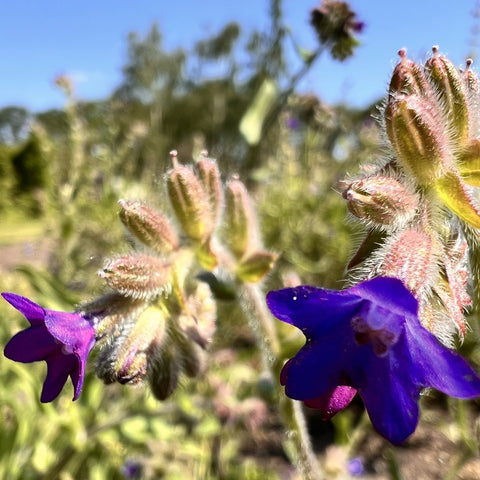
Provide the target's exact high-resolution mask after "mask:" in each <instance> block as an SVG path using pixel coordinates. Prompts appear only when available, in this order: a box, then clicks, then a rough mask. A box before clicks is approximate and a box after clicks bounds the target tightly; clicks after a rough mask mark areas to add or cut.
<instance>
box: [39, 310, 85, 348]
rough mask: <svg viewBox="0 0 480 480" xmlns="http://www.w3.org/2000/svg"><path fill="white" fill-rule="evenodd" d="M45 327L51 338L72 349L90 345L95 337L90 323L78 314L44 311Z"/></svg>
mask: <svg viewBox="0 0 480 480" xmlns="http://www.w3.org/2000/svg"><path fill="white" fill-rule="evenodd" d="M45 326H46V327H47V330H48V331H49V332H50V334H51V335H52V336H53V337H55V338H56V339H57V340H58V341H59V342H62V343H63V344H64V345H68V346H69V347H72V349H78V348H80V347H81V345H88V344H90V343H91V340H92V338H93V337H94V336H95V330H94V328H93V327H92V325H91V324H90V322H88V320H86V319H85V318H84V317H82V316H81V315H80V314H78V313H69V312H56V311H54V310H46V314H45Z"/></svg>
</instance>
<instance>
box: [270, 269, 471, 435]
mask: <svg viewBox="0 0 480 480" xmlns="http://www.w3.org/2000/svg"><path fill="white" fill-rule="evenodd" d="M267 304H268V307H269V308H270V310H271V311H272V313H273V314H274V315H275V316H276V317H277V318H279V319H280V320H282V321H284V322H287V323H290V324H292V325H295V326H296V327H298V328H299V329H301V330H302V331H303V333H304V334H305V336H306V338H307V342H306V344H305V345H304V347H302V348H301V350H300V351H299V352H298V353H297V355H296V356H295V357H294V358H293V359H291V360H290V361H289V362H287V363H286V364H285V366H284V368H283V371H282V375H281V381H282V383H283V384H284V385H285V393H286V394H287V395H288V396H289V397H291V398H294V399H297V400H303V401H304V402H305V403H306V404H308V405H310V406H313V407H315V408H320V409H321V410H323V411H324V416H325V417H326V418H328V417H330V416H332V415H334V414H335V413H337V412H338V411H339V410H340V409H342V408H344V407H346V406H347V405H348V403H349V402H350V401H351V399H352V398H353V394H354V391H353V390H352V389H349V388H345V387H351V388H353V389H356V390H357V391H358V393H359V395H360V396H361V398H362V400H363V402H364V404H365V408H366V410H367V412H368V414H369V416H370V420H371V421H372V424H373V426H374V427H375V428H376V429H377V431H378V432H379V433H380V434H381V435H383V436H384V437H385V438H387V439H388V440H389V441H390V442H392V443H393V444H400V443H402V442H403V441H404V440H405V439H406V438H407V437H408V436H409V435H411V434H412V433H413V432H414V430H415V428H416V425H417V423H418V416H419V408H418V398H419V396H420V392H421V390H422V389H423V388H425V387H433V388H435V389H437V390H440V391H442V392H444V393H446V394H447V395H451V396H453V397H457V398H473V397H476V396H478V395H480V378H479V377H478V376H477V374H476V373H475V372H474V371H473V369H472V368H471V367H470V366H469V365H468V363H467V362H466V361H465V360H464V359H463V358H462V357H460V356H459V355H458V354H456V353H455V352H453V351H452V350H450V349H448V348H447V347H445V346H443V345H442V344H441V343H440V342H439V341H438V340H437V338H436V337H435V336H434V335H432V334H431V333H430V332H429V331H428V330H426V329H425V328H424V327H423V326H422V325H421V324H420V322H419V320H418V316H417V301H416V299H415V298H414V297H413V295H412V294H411V293H410V292H409V291H408V290H407V289H406V287H405V286H404V285H403V284H402V282H401V281H400V280H398V279H395V278H384V277H378V278H374V279H373V280H368V281H365V282H362V283H359V284H358V285H355V286H354V287H351V288H349V289H348V290H344V291H334V290H325V289H321V288H316V287H310V286H300V287H296V288H286V289H284V290H278V291H273V292H270V293H269V294H268V295H267Z"/></svg>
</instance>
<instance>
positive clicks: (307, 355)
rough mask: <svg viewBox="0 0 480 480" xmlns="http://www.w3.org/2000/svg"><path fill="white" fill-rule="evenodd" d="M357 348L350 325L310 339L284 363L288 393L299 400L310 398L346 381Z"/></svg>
mask: <svg viewBox="0 0 480 480" xmlns="http://www.w3.org/2000/svg"><path fill="white" fill-rule="evenodd" d="M356 350H358V346H357V345H355V339H354V336H353V332H352V329H351V328H350V326H349V325H346V326H344V328H343V330H342V329H338V330H337V331H333V332H332V333H331V334H329V335H325V336H323V337H322V338H321V339H320V340H319V339H314V340H309V341H307V343H306V345H305V346H304V347H303V348H302V349H301V350H300V351H299V352H298V353H297V355H296V356H295V357H294V358H293V359H291V360H290V361H289V362H287V363H286V364H285V366H284V371H283V372H282V375H281V377H282V378H281V380H283V383H284V384H285V393H286V394H287V396H289V397H290V398H294V399H296V400H310V399H312V398H316V397H319V396H321V395H324V394H327V393H328V392H331V391H332V390H333V389H335V388H336V387H337V386H338V385H344V384H345V383H344V382H346V381H347V380H348V379H347V377H346V373H347V370H348V365H349V364H351V363H352V362H353V358H354V355H355V352H356ZM347 383H349V382H347Z"/></svg>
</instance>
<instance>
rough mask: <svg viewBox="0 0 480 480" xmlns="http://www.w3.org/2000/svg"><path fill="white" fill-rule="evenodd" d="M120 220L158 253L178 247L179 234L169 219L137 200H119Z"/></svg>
mask: <svg viewBox="0 0 480 480" xmlns="http://www.w3.org/2000/svg"><path fill="white" fill-rule="evenodd" d="M118 203H119V205H120V207H121V210H120V220H121V221H122V223H123V224H124V225H125V226H126V227H127V228H128V230H129V231H130V233H131V234H132V235H134V236H135V237H136V238H137V239H138V240H140V241H141V242H142V243H143V244H145V245H147V246H148V247H150V248H151V249H153V250H155V251H156V252H158V253H168V252H171V251H173V250H176V249H177V248H178V236H177V233H176V232H175V230H174V228H173V227H172V226H171V225H170V222H169V221H168V219H167V218H166V217H165V216H164V215H162V214H161V213H159V212H157V211H156V210H154V209H153V208H150V207H149V206H147V205H145V204H143V203H142V202H137V201H125V200H119V201H118Z"/></svg>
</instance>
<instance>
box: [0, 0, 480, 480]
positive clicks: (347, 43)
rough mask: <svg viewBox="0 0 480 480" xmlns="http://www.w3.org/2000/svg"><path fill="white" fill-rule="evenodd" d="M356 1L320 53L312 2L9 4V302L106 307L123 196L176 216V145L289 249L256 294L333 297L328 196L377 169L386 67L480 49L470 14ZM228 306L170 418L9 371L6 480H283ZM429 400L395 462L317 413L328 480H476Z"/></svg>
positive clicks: (343, 234) (334, 261) (461, 421)
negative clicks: (170, 177) (436, 48)
mask: <svg viewBox="0 0 480 480" xmlns="http://www.w3.org/2000/svg"><path fill="white" fill-rule="evenodd" d="M349 5H350V8H351V13H352V16H351V17H349V19H350V20H351V22H350V23H349V24H348V25H347V27H346V28H347V30H346V32H347V33H348V35H347V36H346V38H340V37H335V34H334V33H331V32H330V37H328V38H327V39H325V38H323V39H322V37H321V35H320V33H319V30H318V26H317V28H314V26H312V24H311V12H312V10H313V9H315V8H319V6H320V4H319V3H316V2H315V1H313V0H310V1H309V0H295V1H293V0H283V1H282V0H261V1H254V0H245V1H243V2H234V3H228V4H227V3H225V2H222V1H220V0H205V1H204V2H193V1H182V0H178V1H177V2H155V1H147V0H144V1H140V2H136V3H135V4H133V2H118V1H114V0H105V1H102V2H87V3H85V2H84V3H82V4H80V3H76V2H60V1H56V0H55V1H54V0H45V1H43V2H36V1H34V0H19V1H17V2H10V3H9V4H8V5H4V6H3V7H2V15H1V17H0V45H1V46H0V51H1V56H2V60H3V64H4V69H3V74H2V75H1V76H0V290H1V291H13V292H16V293H18V294H21V295H24V296H28V297H30V298H32V299H33V300H34V301H35V302H37V303H40V304H42V305H43V306H45V307H47V308H51V309H62V310H72V309H74V308H75V306H76V305H78V304H79V303H80V302H83V301H87V300H89V299H91V298H93V297H94V296H95V295H98V294H99V293H101V292H102V290H103V282H102V280H101V279H99V278H98V276H97V274H96V272H97V271H98V270H99V268H101V267H102V265H103V262H104V259H105V258H106V257H108V256H109V255H112V254H113V253H118V252H125V251H128V248H129V244H128V242H127V240H126V236H125V232H124V229H123V228H122V225H121V223H120V222H119V221H118V215H117V213H118V206H117V201H118V199H119V198H127V199H142V200H146V201H148V202H150V203H151V204H153V205H154V206H156V207H157V208H159V209H168V202H167V200H166V196H165V192H164V188H163V178H164V174H165V172H166V171H167V170H168V169H169V168H170V167H171V163H170V158H169V154H168V153H169V151H170V150H172V149H176V150H178V157H179V160H180V161H181V162H183V163H188V162H191V161H192V160H195V159H196V158H198V156H199V155H200V152H201V151H202V150H208V152H209V156H211V157H214V158H216V159H217V162H218V165H219V167H220V169H221V172H222V175H223V180H224V181H225V180H228V179H229V178H231V177H232V176H233V175H238V176H239V177H240V178H241V179H242V180H243V181H244V182H245V183H246V184H247V185H248V187H249V190H250V192H251V194H252V197H253V198H254V199H255V204H256V206H257V209H258V214H259V218H260V221H261V225H262V231H263V239H264V243H265V245H266V246H267V248H269V249H271V250H273V251H276V252H279V253H280V254H281V256H280V259H279V261H278V265H277V267H276V269H275V272H274V273H273V274H272V275H271V276H270V277H269V278H268V279H267V282H266V289H268V288H276V287H278V286H279V285H280V284H281V282H282V278H283V279H284V278H286V277H288V275H291V274H295V275H296V276H298V278H299V279H300V280H301V281H302V282H304V283H312V284H316V285H323V286H325V287H330V288H340V287H341V285H342V278H343V275H344V269H345V265H346V263H347V262H348V258H349V256H350V255H351V253H352V251H353V250H354V247H355V246H356V245H358V243H359V240H360V238H361V233H362V231H361V230H360V229H359V228H358V227H357V226H356V224H355V223H354V222H352V221H350V220H348V219H347V215H346V208H345V205H344V201H343V199H342V198H341V196H340V195H339V194H338V193H337V192H336V191H335V189H334V185H335V183H336V182H337V181H339V180H341V179H342V178H343V177H344V176H345V175H346V174H354V173H355V172H357V170H358V166H359V164H361V163H369V162H375V161H376V159H378V158H379V157H381V154H382V135H381V133H380V130H379V127H378V123H377V121H376V120H375V116H376V115H378V112H379V110H378V106H379V105H381V101H382V98H383V96H384V91H385V88H386V85H388V81H389V75H390V74H391V71H392V69H393V66H394V65H395V63H396V61H397V51H398V50H399V49H400V48H401V47H407V48H408V52H409V56H410V57H411V58H413V59H414V60H419V61H421V60H422V59H425V58H427V56H428V54H429V52H430V49H431V47H432V46H433V45H437V44H438V45H440V50H441V51H442V52H443V53H445V54H448V56H449V58H450V59H451V60H452V61H453V62H454V63H455V64H457V65H459V66H461V65H464V63H465V59H466V58H468V57H470V58H473V59H474V61H475V58H476V57H477V54H478V48H479V43H478V42H479V41H480V36H479V35H480V4H479V3H478V2H476V1H466V0H465V1H460V2H456V4H455V6H452V5H449V6H448V7H444V6H441V5H439V2H435V1H433V0H432V1H424V2H418V1H413V0H405V1H403V2H401V4H395V5H394V4H392V3H391V2H369V1H366V0H363V1H362V0H356V1H351V2H350V3H349ZM342 42H343V43H342ZM474 66H475V63H474ZM232 309H233V307H232V306H230V305H228V304H224V305H223V306H222V305H221V306H220V308H219V318H218V328H219V330H220V332H221V335H218V339H217V340H216V341H215V344H214V346H213V349H212V356H211V366H210V367H209V369H208V372H207V373H206V375H205V377H204V378H202V379H201V380H200V381H192V382H187V381H185V382H184V384H183V385H182V387H181V388H180V389H178V390H177V392H176V393H175V394H174V396H173V397H172V398H171V399H169V400H168V401H166V402H163V403H161V402H158V401H157V400H155V399H154V398H153V397H152V396H151V394H150V393H149V392H148V391H147V390H144V389H142V388H138V389H133V388H127V387H121V386H118V385H109V386H103V385H102V384H101V382H100V381H98V380H97V379H95V376H94V373H93V372H92V371H89V372H88V374H87V378H86V382H85V387H84V391H83V393H82V396H81V398H80V399H79V400H78V401H77V402H76V403H74V404H72V402H71V400H70V399H71V397H70V392H69V391H67V390H68V389H69V388H71V387H70V386H67V387H65V391H64V392H63V394H62V395H61V396H60V397H59V398H58V399H57V400H56V401H55V402H53V403H52V404H40V403H39V395H40V390H41V382H42V381H43V378H44V375H45V367H44V365H43V364H42V365H40V364H38V365H37V364H34V365H31V366H30V365H29V366H25V365H21V364H16V363H13V362H11V361H8V360H6V359H5V358H4V357H3V356H2V357H1V358H0V379H1V382H2V388H1V389H0V411H1V426H0V478H5V479H7V478H8V479H21V480H25V479H27V480H28V479H46V480H52V479H57V478H58V479H61V480H70V479H75V480H77V479H93V480H96V479H98V480H100V479H101V480H103V479H106V478H108V479H124V478H127V479H136V478H145V479H153V478H155V479H159V478H165V479H186V478H195V479H204V478H208V479H270V478H271V479H290V478H292V479H293V478H296V472H295V471H294V469H293V468H292V467H291V465H290V462H289V461H288V457H287V454H286V453H285V432H284V431H283V427H282V425H281V423H280V422H279V419H278V417H277V412H276V410H275V405H272V404H271V402H270V401H269V392H268V382H265V379H264V378H262V377H261V376H260V375H259V374H258V370H259V369H258V362H259V359H258V358H257V357H256V353H255V352H256V348H255V340H254V338H253V336H252V333H251V332H250V330H249V328H248V325H247V323H246V322H245V320H244V319H242V317H241V315H240V314H239V313H235V312H234V313H233V314H232ZM222 312H227V314H226V315H224V316H222ZM0 316H1V318H2V323H1V325H2V326H1V329H0V338H1V340H2V344H3V345H4V344H5V343H6V341H7V340H8V338H10V336H11V335H12V334H13V333H15V332H16V331H18V330H19V329H21V328H23V327H24V325H25V323H26V321H25V320H24V319H23V318H22V317H21V316H20V315H19V314H18V313H16V312H15V311H13V309H11V308H10V307H8V305H7V304H6V302H0ZM232 318H233V319H235V321H232ZM478 333H479V326H478V318H477V316H475V315H474V316H472V318H471V332H470V333H469V335H468V338H467V341H466V342H465V344H464V345H463V346H462V352H463V353H464V354H465V355H466V356H468V358H469V360H470V361H472V362H473V363H474V364H476V365H477V366H478V365H480V354H479V349H478V348H477V347H478ZM423 403H424V407H425V408H424V412H423V418H422V423H421V425H420V427H419V429H418V431H417V432H416V433H415V435H414V436H413V437H412V440H410V441H409V442H408V443H407V444H406V446H405V447H402V448H397V449H393V448H392V447H389V446H388V444H387V442H385V441H383V440H382V439H380V438H379V437H378V436H376V435H375V434H374V433H373V432H371V430H370V427H369V425H368V424H367V423H366V422H365V421H364V414H363V409H362V406H361V404H355V405H353V407H352V408H350V409H348V411H346V412H343V413H342V414H339V415H338V416H337V417H335V418H334V419H333V421H331V422H326V423H325V422H321V421H320V420H319V419H318V417H317V416H316V415H315V412H314V411H311V412H308V419H309V428H310V431H311V433H312V438H313V441H314V447H315V449H316V452H317V453H318V455H319V458H321V459H322V464H323V465H324V467H325V469H326V471H327V472H328V475H329V478H350V477H351V476H358V477H361V478H367V479H368V478H371V479H383V478H385V479H389V478H392V479H399V478H405V479H409V478H414V477H415V478H418V479H420V478H425V479H437V478H438V479H443V478H445V479H448V478H449V479H454V478H459V479H464V480H466V479H472V480H473V479H477V478H480V460H479V459H478V443H479V442H478V428H477V427H478V423H476V422H477V419H478V416H479V403H478V402H475V401H472V402H459V401H456V400H447V399H445V398H443V397H442V396H441V395H439V394H432V395H430V396H428V398H425V399H424V400H423Z"/></svg>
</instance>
